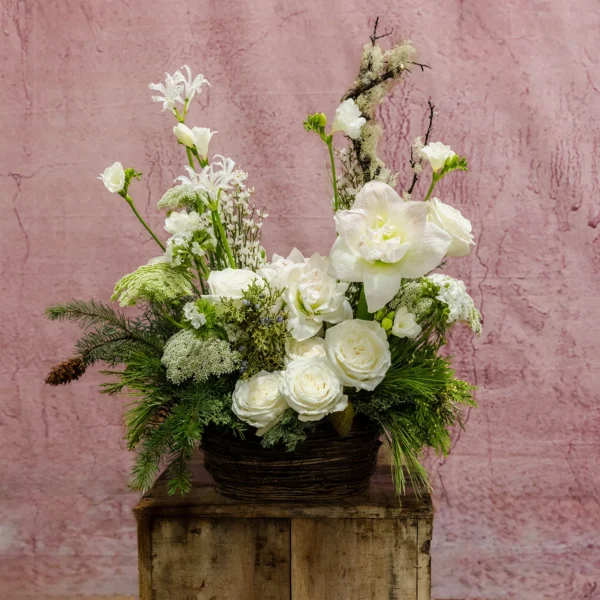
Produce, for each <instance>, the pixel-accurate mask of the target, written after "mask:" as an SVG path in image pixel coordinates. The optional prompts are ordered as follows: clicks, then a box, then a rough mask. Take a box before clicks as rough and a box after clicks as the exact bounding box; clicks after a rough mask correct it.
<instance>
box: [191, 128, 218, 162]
mask: <svg viewBox="0 0 600 600" xmlns="http://www.w3.org/2000/svg"><path fill="white" fill-rule="evenodd" d="M192 133H193V134H194V145H195V146H196V150H198V154H199V155H200V158H203V159H204V160H206V159H207V158H208V145H209V144H210V139H211V138H212V136H213V135H215V133H219V132H218V131H211V130H210V129H209V128H208V127H194V128H192Z"/></svg>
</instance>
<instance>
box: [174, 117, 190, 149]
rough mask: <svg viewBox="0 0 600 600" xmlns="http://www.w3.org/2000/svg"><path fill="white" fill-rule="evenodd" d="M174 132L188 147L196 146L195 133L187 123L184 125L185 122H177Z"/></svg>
mask: <svg viewBox="0 0 600 600" xmlns="http://www.w3.org/2000/svg"><path fill="white" fill-rule="evenodd" d="M173 133H174V134H175V137H176V138H177V139H178V140H179V141H180V142H181V143H182V144H183V145H184V146H187V147H188V148H193V147H194V145H195V143H196V141H195V139H194V134H193V133H192V130H191V129H190V128H189V127H188V126H187V125H184V124H183V123H177V125H175V127H173Z"/></svg>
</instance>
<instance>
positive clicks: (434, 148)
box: [421, 142, 455, 173]
mask: <svg viewBox="0 0 600 600" xmlns="http://www.w3.org/2000/svg"><path fill="white" fill-rule="evenodd" d="M421 155H422V156H424V157H425V158H426V159H427V160H428V161H429V164H430V165H431V168H432V170H433V172H434V173H436V172H437V171H439V170H440V169H441V168H442V167H443V166H444V165H445V164H446V161H447V160H448V159H449V158H452V157H453V156H454V155H455V153H454V152H453V151H452V148H450V146H446V145H445V144H442V142H433V143H432V144H427V146H423V148H421Z"/></svg>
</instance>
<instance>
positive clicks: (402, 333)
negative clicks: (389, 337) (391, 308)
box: [392, 306, 421, 338]
mask: <svg viewBox="0 0 600 600" xmlns="http://www.w3.org/2000/svg"><path fill="white" fill-rule="evenodd" d="M392 333H393V334H394V335H395V336H396V337H399V338H416V337H417V336H418V335H419V334H420V333H421V326H420V325H419V324H418V323H417V320H416V318H415V315H413V314H412V313H411V312H408V309H407V308H406V306H402V307H400V308H399V309H398V310H397V311H396V314H395V315H394V324H393V325H392Z"/></svg>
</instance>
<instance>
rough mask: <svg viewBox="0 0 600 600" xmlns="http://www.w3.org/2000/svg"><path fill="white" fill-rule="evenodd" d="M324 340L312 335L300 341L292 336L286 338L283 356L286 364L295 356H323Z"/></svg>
mask: <svg viewBox="0 0 600 600" xmlns="http://www.w3.org/2000/svg"><path fill="white" fill-rule="evenodd" d="M326 356H327V354H326V353H325V341H324V340H323V338H319V337H313V338H308V339H307V340H302V341H301V342H299V341H297V340H295V339H294V338H288V339H287V340H286V342H285V358H284V362H285V364H286V366H287V365H289V364H290V362H291V361H292V360H296V359H297V358H319V357H321V358H325V357H326Z"/></svg>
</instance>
